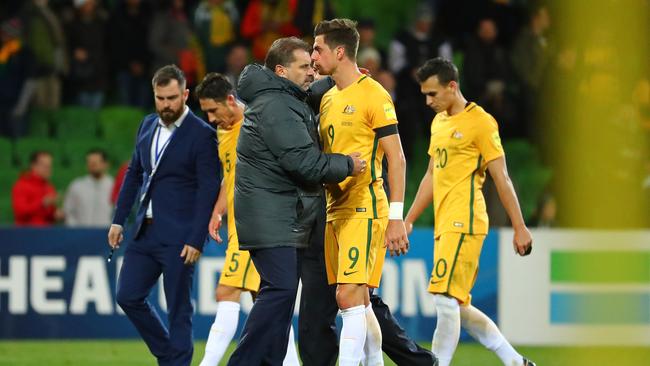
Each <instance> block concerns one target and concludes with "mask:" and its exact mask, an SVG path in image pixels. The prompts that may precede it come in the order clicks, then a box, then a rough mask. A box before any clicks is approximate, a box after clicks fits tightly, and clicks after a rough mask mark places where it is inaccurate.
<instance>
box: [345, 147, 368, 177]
mask: <svg viewBox="0 0 650 366" xmlns="http://www.w3.org/2000/svg"><path fill="white" fill-rule="evenodd" d="M348 156H349V157H351V158H352V162H353V163H354V168H353V169H352V175H353V176H357V175H359V174H362V173H364V172H365V171H366V161H365V160H363V159H361V153H358V152H353V153H351V154H350V155H348Z"/></svg>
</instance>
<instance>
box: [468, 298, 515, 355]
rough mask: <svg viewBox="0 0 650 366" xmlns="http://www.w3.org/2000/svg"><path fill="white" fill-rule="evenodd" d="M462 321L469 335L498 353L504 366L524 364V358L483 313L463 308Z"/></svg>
mask: <svg viewBox="0 0 650 366" xmlns="http://www.w3.org/2000/svg"><path fill="white" fill-rule="evenodd" d="M460 320H461V325H462V327H463V328H464V329H465V330H466V331H467V333H469V334H470V335H471V336H472V337H474V339H476V340H477V341H479V342H480V343H481V344H482V345H483V346H485V348H487V349H489V350H490V351H492V352H494V353H496V355H497V356H498V357H499V358H500V359H501V362H503V364H504V365H506V366H519V365H521V364H522V362H523V357H522V356H521V355H520V354H519V353H517V351H515V349H514V348H512V346H511V345H510V343H509V342H508V341H507V340H506V338H505V337H504V336H503V334H501V332H500V331H499V328H497V326H496V324H494V322H493V321H492V319H490V318H488V316H487V315H485V314H483V312H482V311H480V310H479V309H477V308H475V307H474V306H472V305H468V306H461V307H460Z"/></svg>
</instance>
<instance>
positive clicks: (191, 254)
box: [181, 244, 201, 265]
mask: <svg viewBox="0 0 650 366" xmlns="http://www.w3.org/2000/svg"><path fill="white" fill-rule="evenodd" d="M200 256H201V252H200V251H199V250H198V249H196V248H194V247H193V246H191V245H189V244H185V246H184V247H183V250H182V251H181V258H185V265H191V264H195V263H196V262H198V261H199V257H200Z"/></svg>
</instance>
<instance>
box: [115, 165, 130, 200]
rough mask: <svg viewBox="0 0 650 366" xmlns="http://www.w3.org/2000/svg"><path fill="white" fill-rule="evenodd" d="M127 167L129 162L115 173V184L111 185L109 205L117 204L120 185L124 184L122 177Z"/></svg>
mask: <svg viewBox="0 0 650 366" xmlns="http://www.w3.org/2000/svg"><path fill="white" fill-rule="evenodd" d="M128 167H129V162H128V161H127V162H126V163H124V164H122V166H121V167H120V170H118V171H117V176H116V177H115V182H114V183H113V192H111V203H112V204H113V205H115V204H117V197H118V196H119V195H120V189H121V188H122V183H124V176H125V175H126V169H127V168H128Z"/></svg>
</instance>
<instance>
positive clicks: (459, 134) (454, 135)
mask: <svg viewBox="0 0 650 366" xmlns="http://www.w3.org/2000/svg"><path fill="white" fill-rule="evenodd" d="M451 136H452V137H453V138H455V139H457V140H460V139H462V138H463V134H462V133H460V131H454V134H453V135H451Z"/></svg>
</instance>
